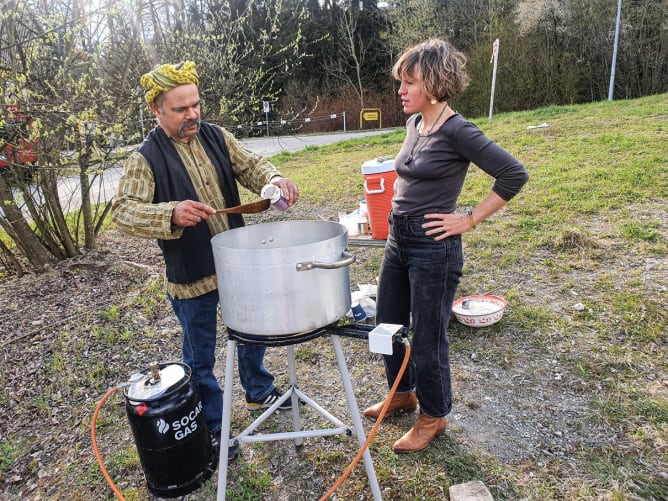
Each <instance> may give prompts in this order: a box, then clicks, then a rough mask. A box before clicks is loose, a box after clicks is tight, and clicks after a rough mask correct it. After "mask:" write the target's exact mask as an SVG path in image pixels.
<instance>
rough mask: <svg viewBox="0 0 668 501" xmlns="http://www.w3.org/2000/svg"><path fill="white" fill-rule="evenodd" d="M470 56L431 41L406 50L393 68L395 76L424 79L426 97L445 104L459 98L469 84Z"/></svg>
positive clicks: (446, 44) (448, 45)
mask: <svg viewBox="0 0 668 501" xmlns="http://www.w3.org/2000/svg"><path fill="white" fill-rule="evenodd" d="M465 66H466V56H464V54H462V53H461V52H459V51H458V50H457V49H455V48H454V47H453V46H452V45H451V44H450V43H449V42H447V41H445V40H441V39H436V38H434V39H431V40H427V41H425V42H422V43H419V44H417V45H414V46H412V47H409V48H408V49H406V50H405V51H404V52H403V53H402V54H401V56H399V59H398V60H397V62H396V63H394V67H393V68H392V76H393V77H394V78H396V79H397V80H401V79H402V78H407V77H410V78H421V79H422V88H423V90H424V93H425V96H427V97H428V98H429V99H436V100H437V101H440V102H443V101H448V100H450V99H452V98H453V97H455V96H458V95H459V94H461V93H462V92H464V89H466V87H467V86H468V84H469V77H468V75H467V74H466V69H465Z"/></svg>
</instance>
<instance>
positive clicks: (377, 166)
mask: <svg viewBox="0 0 668 501" xmlns="http://www.w3.org/2000/svg"><path fill="white" fill-rule="evenodd" d="M391 170H394V157H378V158H374V159H373V160H367V161H366V162H364V163H363V164H362V174H378V173H379V172H387V171H391Z"/></svg>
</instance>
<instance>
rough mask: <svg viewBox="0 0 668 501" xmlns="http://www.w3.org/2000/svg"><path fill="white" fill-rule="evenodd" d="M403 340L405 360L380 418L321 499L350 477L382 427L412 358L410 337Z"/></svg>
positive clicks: (328, 495)
mask: <svg viewBox="0 0 668 501" xmlns="http://www.w3.org/2000/svg"><path fill="white" fill-rule="evenodd" d="M402 341H403V342H404V345H406V354H405V355H404V361H403V362H402V363H401V367H400V368H399V373H398V374H397V378H396V379H395V380H394V384H393V385H392V388H390V393H389V394H388V395H387V398H386V399H385V403H384V404H383V408H382V409H381V411H380V414H379V416H378V419H376V422H375V423H374V425H373V428H371V431H370V432H369V435H368V436H367V437H366V442H364V444H363V445H362V447H361V448H360V450H359V452H358V453H357V455H356V456H355V458H354V459H353V460H352V462H351V463H350V465H349V466H348V468H346V471H344V472H343V474H342V475H341V476H340V477H339V479H338V480H337V481H336V482H335V483H334V485H332V487H331V488H330V489H329V490H328V491H327V492H326V493H325V494H324V495H323V496H322V497H321V498H320V500H319V501H325V500H327V499H329V497H330V496H331V495H332V494H334V492H335V491H336V489H338V488H339V487H341V484H342V483H343V481H344V480H345V479H346V478H348V475H350V472H351V471H353V468H355V466H357V463H359V462H360V459H362V456H363V455H364V451H366V449H367V447H369V444H370V443H371V440H372V439H373V437H374V435H375V434H376V431H378V428H379V427H380V425H381V423H382V422H383V418H385V413H386V412H387V408H388V407H389V406H390V402H391V401H392V397H394V394H395V393H396V391H397V387H398V386H399V381H401V378H402V377H403V375H404V371H405V370H406V366H407V365H408V360H409V359H410V356H411V345H410V343H409V342H408V339H406V338H402Z"/></svg>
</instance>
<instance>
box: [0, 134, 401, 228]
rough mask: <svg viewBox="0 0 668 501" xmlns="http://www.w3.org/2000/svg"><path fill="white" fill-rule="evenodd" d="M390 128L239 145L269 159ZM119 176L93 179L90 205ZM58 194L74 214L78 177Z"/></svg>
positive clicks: (108, 192) (119, 169)
mask: <svg viewBox="0 0 668 501" xmlns="http://www.w3.org/2000/svg"><path fill="white" fill-rule="evenodd" d="M392 130H394V129H377V130H365V131H354V132H335V133H331V134H308V135H299V136H276V137H271V136H270V137H254V138H248V139H242V140H241V142H242V143H243V144H244V145H245V146H246V148H247V149H248V150H249V151H252V152H253V153H257V154H258V155H262V156H264V157H269V156H272V155H276V154H278V153H283V152H290V153H294V152H296V151H299V150H302V149H304V148H306V147H307V146H324V145H327V144H333V143H338V142H341V141H347V140H349V139H354V138H358V137H366V136H377V135H380V134H384V133H388V132H392ZM122 173H123V166H122V165H121V164H118V165H117V166H113V167H110V168H108V169H105V171H104V172H103V173H102V175H101V176H97V177H96V178H95V179H94V181H93V183H92V185H91V194H90V196H91V202H92V203H93V204H100V203H104V202H106V201H109V200H111V198H112V197H113V196H114V195H115V194H116V188H117V186H118V181H119V179H120V177H121V174H122ZM58 194H59V197H60V203H61V206H62V207H63V210H64V211H65V212H66V213H67V212H71V211H75V210H77V209H78V208H79V207H80V206H81V191H80V190H79V178H78V176H73V177H67V178H63V179H61V180H60V181H59V182H58ZM32 196H33V197H34V198H36V200H37V203H38V204H39V200H40V198H41V194H40V193H38V192H36V191H35V192H33V193H32ZM15 197H16V200H17V202H18V203H19V205H23V204H22V203H21V198H22V195H21V194H20V193H15ZM24 211H25V213H26V216H27V217H28V218H29V217H30V216H29V214H28V211H27V209H25V208H24ZM3 215H4V214H3V212H2V208H0V216H3Z"/></svg>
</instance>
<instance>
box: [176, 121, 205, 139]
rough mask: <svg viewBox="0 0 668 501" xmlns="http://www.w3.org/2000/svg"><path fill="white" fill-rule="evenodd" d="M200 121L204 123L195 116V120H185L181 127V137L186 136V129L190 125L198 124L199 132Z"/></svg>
mask: <svg viewBox="0 0 668 501" xmlns="http://www.w3.org/2000/svg"><path fill="white" fill-rule="evenodd" d="M200 123H202V121H201V120H199V119H197V118H195V119H193V120H186V121H185V122H183V123H182V124H181V127H179V137H185V135H186V129H187V128H188V127H191V126H193V125H197V132H199V126H200Z"/></svg>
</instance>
